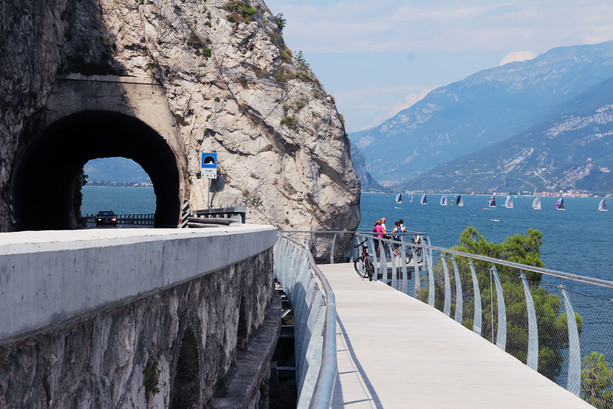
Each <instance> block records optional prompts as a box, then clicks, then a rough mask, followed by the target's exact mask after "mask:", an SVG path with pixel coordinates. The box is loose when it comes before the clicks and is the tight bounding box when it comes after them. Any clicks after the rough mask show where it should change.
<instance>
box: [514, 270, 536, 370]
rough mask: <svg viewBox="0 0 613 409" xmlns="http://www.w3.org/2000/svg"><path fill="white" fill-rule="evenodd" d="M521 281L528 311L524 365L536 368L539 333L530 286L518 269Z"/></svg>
mask: <svg viewBox="0 0 613 409" xmlns="http://www.w3.org/2000/svg"><path fill="white" fill-rule="evenodd" d="M519 274H520V277H521V282H522V285H523V287H524V296H525V297H526V310H527V312H528V359H527V360H526V365H528V367H530V368H532V369H534V370H535V371H536V370H537V368H538V363H539V335H538V328H537V325H536V311H535V309H534V301H533V300H532V294H531V293H530V286H529V285H528V280H527V279H526V275H525V274H524V272H523V271H521V270H519Z"/></svg>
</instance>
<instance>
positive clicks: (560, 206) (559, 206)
mask: <svg viewBox="0 0 613 409" xmlns="http://www.w3.org/2000/svg"><path fill="white" fill-rule="evenodd" d="M556 210H564V198H563V197H561V198H559V199H558V201H557V202H556Z"/></svg>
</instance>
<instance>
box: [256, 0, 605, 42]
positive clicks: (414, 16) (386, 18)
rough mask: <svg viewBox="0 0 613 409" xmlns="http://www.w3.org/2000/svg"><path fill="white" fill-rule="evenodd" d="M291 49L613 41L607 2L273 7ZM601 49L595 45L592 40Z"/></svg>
mask: <svg viewBox="0 0 613 409" xmlns="http://www.w3.org/2000/svg"><path fill="white" fill-rule="evenodd" d="M267 3H269V5H270V6H271V9H272V10H273V13H278V12H283V13H284V15H285V17H286V18H287V20H288V23H287V26H286V28H285V30H284V31H285V33H284V34H285V35H284V36H285V37H286V39H287V40H288V44H289V46H290V48H296V49H301V50H304V51H314V52H328V53H333V52H364V51H389V50H413V51H419V50H442V51H465V50H474V49H481V50H489V51H499V52H500V51H503V52H508V50H513V49H515V50H517V49H520V50H521V49H531V50H535V51H537V52H539V53H540V52H544V51H546V50H548V49H550V48H553V47H557V46H561V45H573V44H581V43H583V42H584V41H585V39H592V38H597V39H599V40H610V39H613V24H611V21H610V16H611V15H613V2H603V1H601V0H584V1H581V2H577V1H570V0H556V1H554V0H539V1H537V2H535V1H533V0H513V1H511V0H501V1H498V2H491V1H485V0H466V1H464V2H457V1H452V0H440V1H436V2H425V1H416V0H408V1H407V0H379V1H376V2H375V1H371V0H331V1H324V2H321V1H316V2H313V1H312V0H269V1H267ZM589 42H595V41H589Z"/></svg>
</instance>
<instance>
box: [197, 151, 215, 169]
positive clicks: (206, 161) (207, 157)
mask: <svg viewBox="0 0 613 409" xmlns="http://www.w3.org/2000/svg"><path fill="white" fill-rule="evenodd" d="M201 162H202V169H217V153H216V152H212V153H211V152H203V153H202V160H201Z"/></svg>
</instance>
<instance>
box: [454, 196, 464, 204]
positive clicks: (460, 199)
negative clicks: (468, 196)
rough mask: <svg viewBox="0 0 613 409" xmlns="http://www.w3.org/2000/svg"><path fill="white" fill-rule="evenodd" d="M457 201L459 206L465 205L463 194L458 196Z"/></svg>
mask: <svg viewBox="0 0 613 409" xmlns="http://www.w3.org/2000/svg"><path fill="white" fill-rule="evenodd" d="M455 201H456V203H457V206H458V207H464V199H462V195H458V198H457V199H456V200H455Z"/></svg>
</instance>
